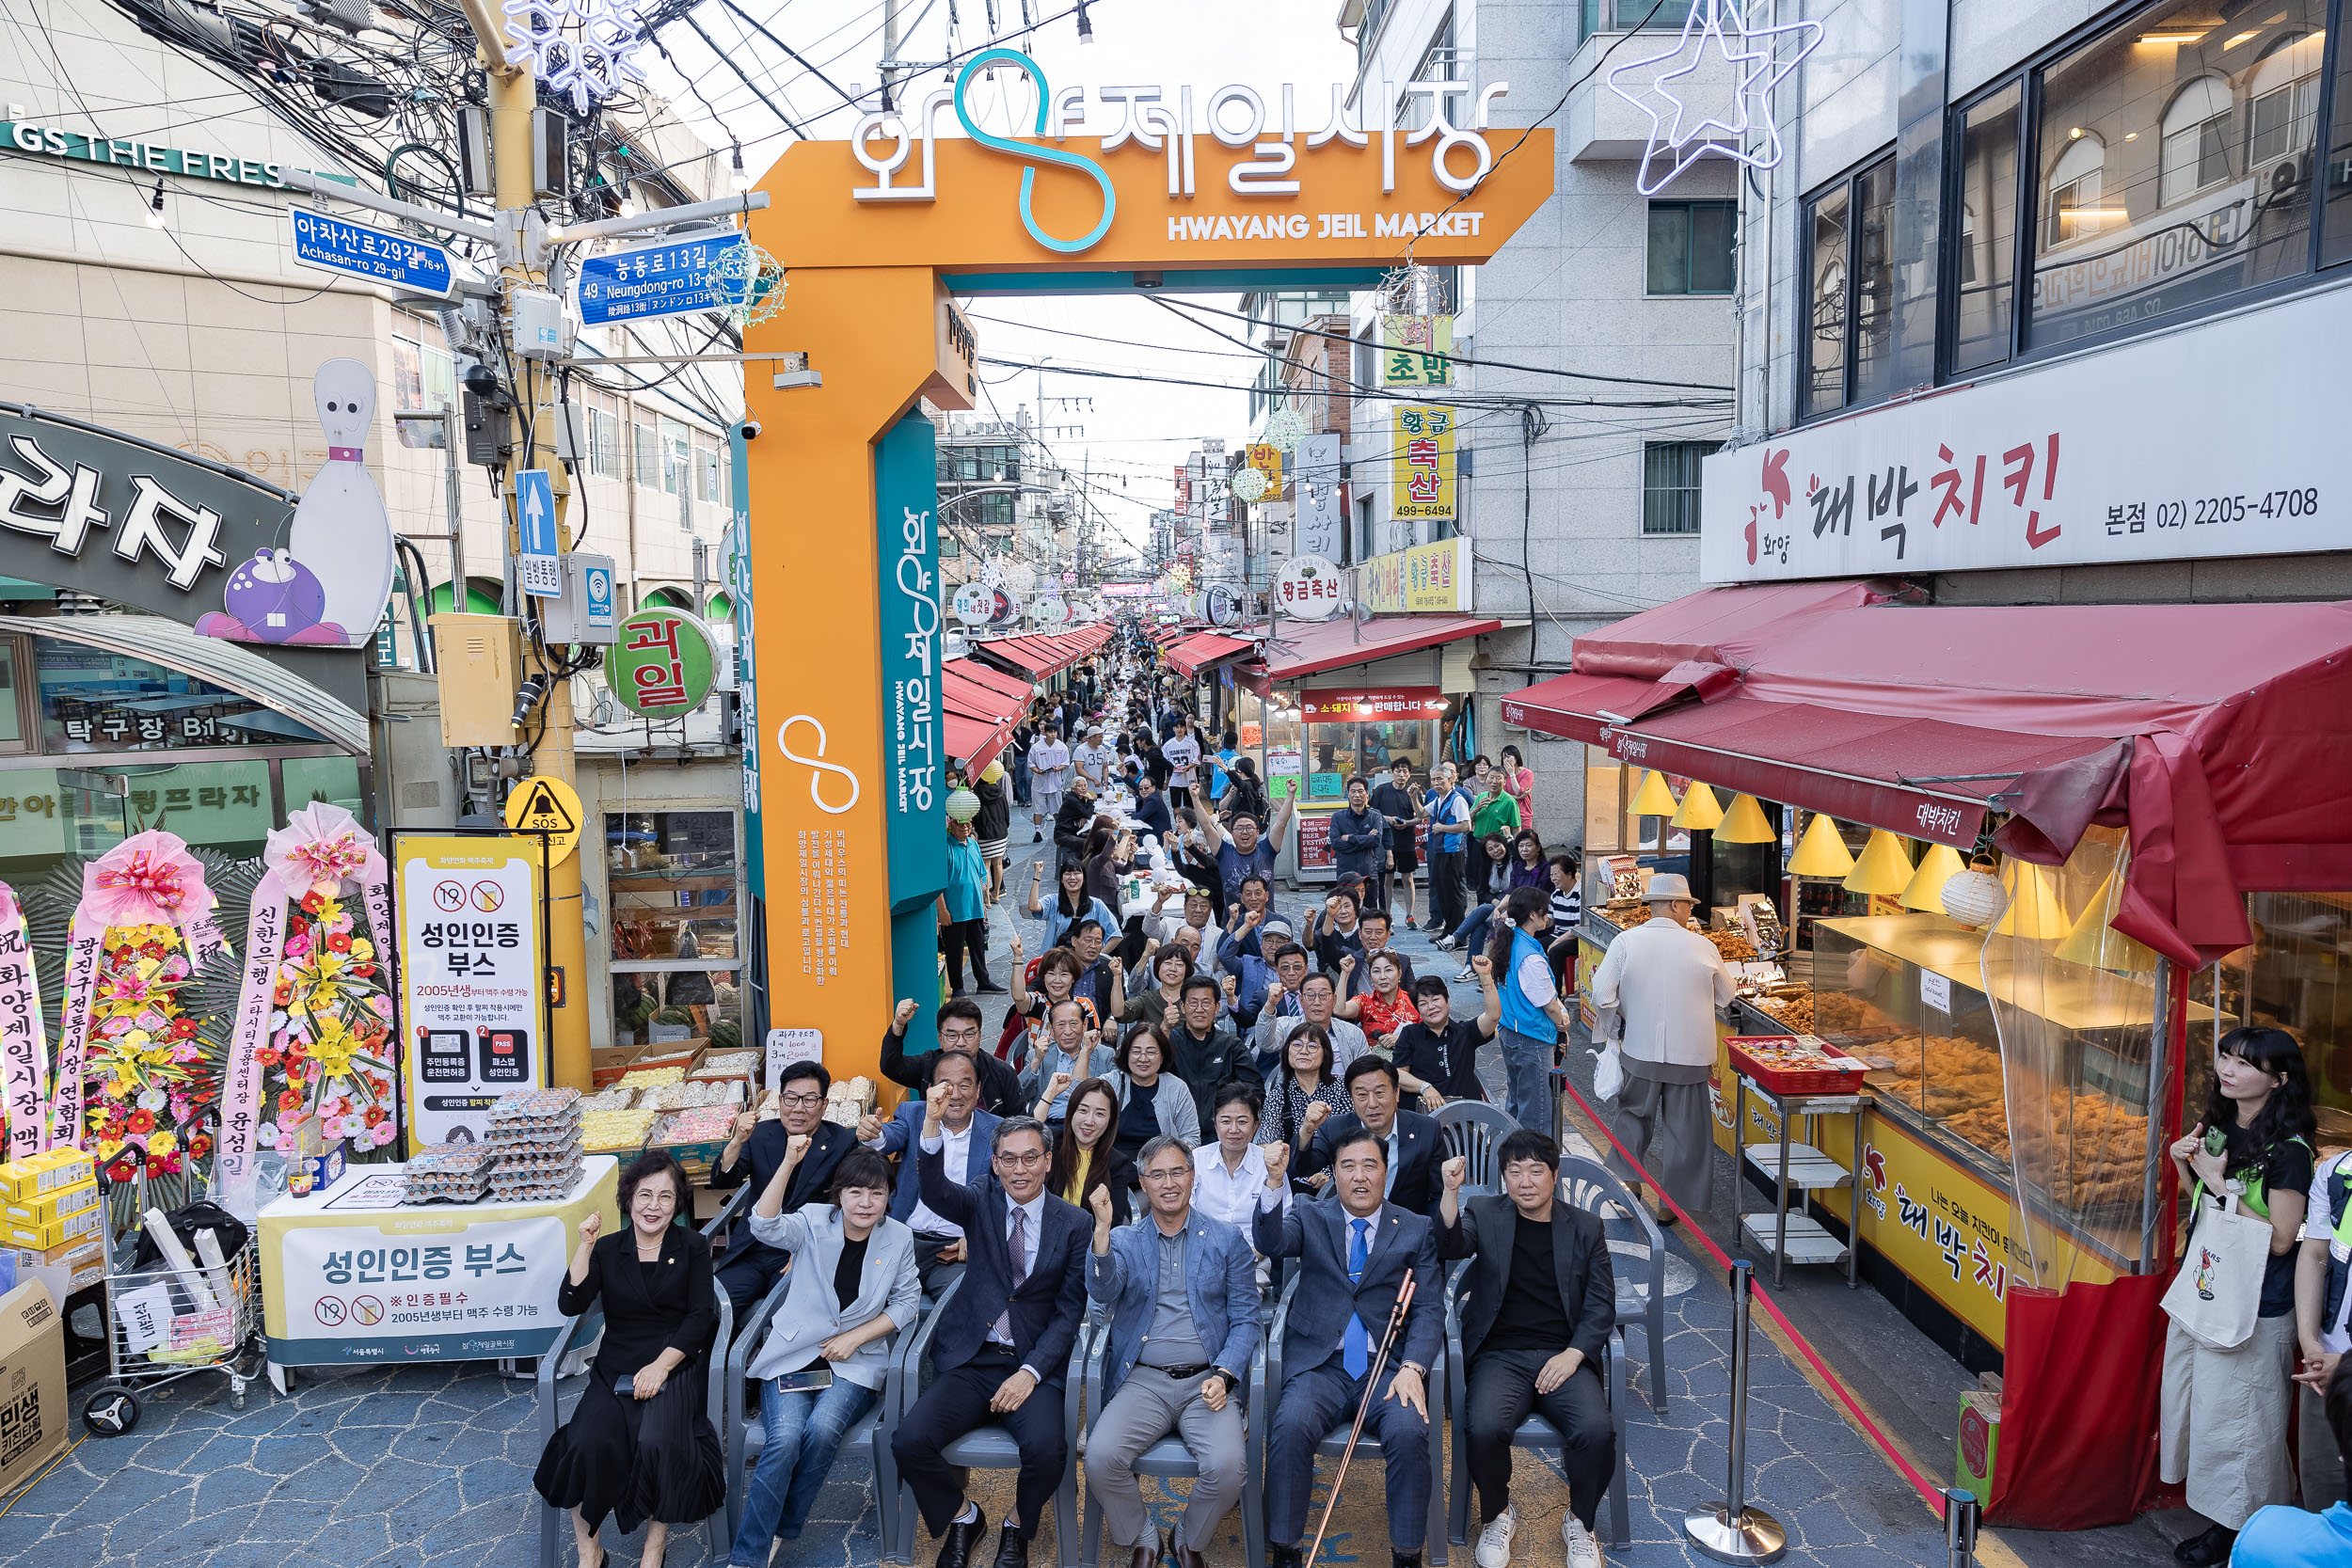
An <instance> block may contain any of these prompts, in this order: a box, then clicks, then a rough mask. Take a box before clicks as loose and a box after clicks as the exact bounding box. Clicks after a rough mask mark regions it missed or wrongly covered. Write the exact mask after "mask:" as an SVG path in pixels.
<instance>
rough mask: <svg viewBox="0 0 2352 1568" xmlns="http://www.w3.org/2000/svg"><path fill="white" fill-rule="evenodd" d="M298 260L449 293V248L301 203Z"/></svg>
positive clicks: (296, 217) (297, 224) (296, 226)
mask: <svg viewBox="0 0 2352 1568" xmlns="http://www.w3.org/2000/svg"><path fill="white" fill-rule="evenodd" d="M294 260H295V261H299V262H301V263H302V264H303V265H305V266H311V267H325V268H326V269H327V270H328V271H330V272H343V273H349V274H350V275H351V276H352V277H365V278H368V279H370V280H372V281H373V282H377V283H390V284H393V285H395V286H397V287H399V288H403V289H408V290H411V291H413V292H415V293H421V294H432V295H434V296H435V297H436V298H438V299H447V298H448V297H449V291H450V283H451V277H452V273H451V269H450V262H449V252H448V251H446V250H443V249H442V248H441V247H440V246H439V245H432V244H428V243H427V242H425V241H423V240H412V239H410V238H408V237H407V236H406V235H405V234H391V233H387V232H386V231H385V230H381V229H371V228H369V227H368V226H367V225H366V224H364V223H353V222H352V221H351V220H350V219H348V218H337V217H329V216H327V215H326V214H325V213H312V212H306V211H305V210H303V209H302V208H299V207H297V208H295V209H294Z"/></svg>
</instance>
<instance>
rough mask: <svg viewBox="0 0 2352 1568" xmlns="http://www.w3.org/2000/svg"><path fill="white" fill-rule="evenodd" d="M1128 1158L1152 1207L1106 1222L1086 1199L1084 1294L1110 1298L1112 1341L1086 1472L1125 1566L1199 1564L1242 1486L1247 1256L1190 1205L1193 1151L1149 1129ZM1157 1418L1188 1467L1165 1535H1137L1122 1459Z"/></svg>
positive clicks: (1254, 1303) (1250, 1266) (1143, 1520)
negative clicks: (1186, 1488)
mask: <svg viewBox="0 0 2352 1568" xmlns="http://www.w3.org/2000/svg"><path fill="white" fill-rule="evenodd" d="M1136 1164H1137V1165H1138V1166H1139V1167H1140V1169H1141V1171H1142V1180H1143V1196H1144V1200H1145V1202H1147V1203H1148V1204H1149V1205H1150V1206H1151V1207H1150V1212H1149V1213H1148V1214H1147V1215H1146V1216H1145V1217H1144V1218H1141V1219H1138V1220H1136V1222H1135V1223H1134V1224H1132V1225H1128V1226H1122V1227H1120V1228H1119V1229H1118V1230H1116V1231H1114V1230H1113V1229H1112V1228H1111V1195H1110V1191H1109V1189H1108V1188H1105V1187H1097V1188H1095V1189H1094V1196H1093V1198H1092V1206H1093V1210H1094V1246H1093V1249H1092V1250H1091V1251H1090V1252H1089V1254H1088V1256H1087V1294H1088V1295H1089V1296H1091V1297H1092V1298H1093V1299H1094V1300H1096V1301H1098V1302H1101V1303H1102V1304H1104V1306H1106V1307H1110V1309H1111V1344H1110V1365H1109V1367H1108V1369H1107V1370H1105V1372H1104V1378H1103V1391H1104V1398H1105V1400H1106V1401H1107V1402H1106V1403H1105V1404H1104V1410H1103V1414H1102V1417H1101V1418H1100V1419H1098V1420H1097V1421H1096V1422H1095V1426H1094V1433H1093V1435H1092V1436H1091V1437H1089V1439H1088V1440H1087V1484H1088V1486H1089V1489H1091V1490H1092V1492H1093V1493H1094V1498H1095V1502H1096V1503H1097V1504H1098V1505H1099V1506H1100V1507H1101V1508H1102V1510H1103V1513H1104V1520H1105V1523H1106V1528H1107V1533H1108V1534H1109V1536H1110V1541H1111V1549H1112V1550H1113V1551H1114V1552H1126V1553H1128V1554H1129V1556H1130V1564H1129V1568H1152V1564H1153V1563H1155V1562H1157V1561H1158V1560H1159V1559H1160V1558H1161V1557H1162V1556H1163V1555H1167V1556H1169V1557H1172V1558H1174V1559H1175V1560H1176V1568H1207V1558H1206V1556H1205V1553H1206V1551H1207V1548H1208V1544H1209V1539H1210V1537H1211V1535H1212V1534H1213V1533H1214V1532H1215V1531H1216V1527H1217V1525H1218V1523H1219V1522H1220V1521H1221V1520H1223V1518H1224V1517H1225V1513H1226V1511H1227V1510H1228V1509H1230V1508H1232V1506H1233V1502H1234V1499H1235V1498H1237V1497H1240V1496H1241V1489H1242V1481H1243V1475H1244V1465H1245V1461H1244V1458H1243V1445H1242V1425H1241V1402H1240V1400H1239V1399H1238V1398H1236V1396H1237V1395H1238V1394H1239V1393H1240V1391H1241V1387H1242V1383H1243V1380H1244V1379H1245V1377H1246V1376H1247V1375H1248V1370H1249V1356H1250V1353H1251V1352H1252V1351H1254V1350H1255V1349H1256V1348H1257V1344H1258V1267H1257V1259H1256V1257H1255V1255H1254V1254H1253V1253H1251V1251H1250V1249H1249V1243H1248V1242H1247V1241H1245V1240H1244V1239H1243V1237H1242V1233H1241V1232H1240V1231H1239V1230H1236V1229H1235V1228H1233V1227H1232V1226H1230V1225H1227V1224H1225V1223H1224V1222H1223V1221H1221V1220H1213V1219H1211V1218H1209V1217H1208V1216H1207V1215H1206V1214H1200V1213H1195V1212H1193V1208H1192V1180H1193V1164H1192V1150H1191V1149H1190V1148H1186V1147H1185V1146H1184V1142H1183V1141H1182V1140H1181V1139H1177V1138H1167V1137H1161V1138H1153V1139H1152V1141H1151V1142H1149V1143H1147V1144H1145V1145H1144V1146H1143V1150H1142V1154H1141V1156H1140V1158H1139V1159H1138V1160H1137V1162H1136ZM1170 1430H1174V1431H1176V1432H1179V1433H1182V1434H1183V1436H1184V1448H1185V1449H1186V1450H1187V1451H1188V1452H1190V1453H1191V1455H1192V1457H1193V1459H1194V1461H1195V1462H1196V1463H1197V1464H1198V1465H1200V1478H1199V1479H1198V1480H1196V1481H1194V1482H1193V1483H1192V1497H1191V1499H1190V1500H1189V1501H1188V1502H1187V1503H1186V1505H1185V1508H1184V1519H1183V1521H1182V1523H1180V1524H1179V1525H1178V1527H1177V1528H1175V1530H1174V1531H1172V1532H1171V1533H1170V1535H1169V1538H1168V1539H1167V1540H1160V1539H1151V1540H1147V1539H1146V1536H1147V1535H1148V1533H1149V1531H1150V1528H1151V1520H1150V1516H1149V1515H1148V1514H1147V1513H1145V1512H1144V1507H1143V1493H1142V1489H1141V1488H1140V1487H1138V1486H1137V1485H1136V1472H1135V1463H1136V1459H1137V1458H1139V1457H1140V1456H1141V1455H1142V1453H1143V1451H1144V1450H1145V1449H1149V1448H1150V1447H1151V1446H1152V1444H1154V1443H1156V1442H1158V1441H1159V1440H1160V1439H1161V1438H1162V1437H1165V1436H1166V1435H1168V1433H1169V1431H1170Z"/></svg>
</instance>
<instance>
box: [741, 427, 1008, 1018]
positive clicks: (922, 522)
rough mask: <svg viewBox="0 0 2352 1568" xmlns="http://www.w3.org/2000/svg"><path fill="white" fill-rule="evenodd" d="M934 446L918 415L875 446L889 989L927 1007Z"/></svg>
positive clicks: (941, 857) (936, 841)
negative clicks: (887, 866)
mask: <svg viewBox="0 0 2352 1568" xmlns="http://www.w3.org/2000/svg"><path fill="white" fill-rule="evenodd" d="M937 447H938V442H937V438H936V434H935V433H934V432H933V430H932V428H931V423H930V420H926V419H924V418H923V417H922V416H920V415H919V414H910V415H908V416H907V417H906V418H905V419H903V420H899V421H898V424H897V425H896V426H895V427H893V428H892V430H891V431H890V433H889V434H888V435H886V436H883V437H882V439H881V440H880V441H878V442H876V443H875V444H874V513H875V523H876V535H875V536H876V550H875V562H876V564H877V566H878V567H879V569H880V573H881V578H882V583H881V588H882V789H883V795H884V799H883V800H882V832H883V836H884V840H885V842H886V844H887V847H888V861H887V863H888V865H889V868H890V870H889V875H890V912H891V922H890V927H891V936H890V958H891V981H892V986H893V989H894V990H895V991H896V993H897V994H898V995H900V996H914V997H916V998H918V999H920V1000H923V1001H925V1002H926V1003H929V1002H930V1001H931V999H932V998H933V997H935V995H936V990H935V988H934V987H933V986H932V984H931V974H932V966H933V964H934V962H935V958H934V957H933V955H934V953H935V952H936V948H937V937H936V935H935V934H934V933H935V927H934V926H933V924H932V920H931V912H930V905H931V900H932V899H933V898H934V897H936V896H937V895H938V894H939V893H940V891H941V890H942V889H943V888H945V887H946V885H947V830H946V821H945V820H944V818H943V816H942V811H941V808H942V805H943V803H944V802H945V800H946V781H945V777H944V775H943V774H942V772H941V765H942V764H943V762H945V760H946V758H945V756H944V755H943V753H942V751H941V747H942V745H943V743H944V739H945V736H943V734H942V721H941V718H940V713H941V708H940V693H939V680H940V671H939V635H940V616H939V532H938V515H939V479H938V469H937V467H936V466H935V464H936V452H937ZM998 593H999V596H1000V597H1004V598H1006V599H1007V600H1008V602H1009V603H1010V605H1011V610H1010V614H1011V615H1018V614H1019V613H1020V609H1019V605H1018V603H1017V601H1011V600H1010V598H1009V595H1006V594H1004V593H1003V591H1002V590H999V591H998ZM930 1011H931V1008H930V1006H925V1007H924V1009H923V1012H922V1014H921V1015H919V1018H918V1022H921V1023H923V1024H924V1025H926V1026H928V1022H929V1015H930ZM782 1022H787V1023H789V1022H797V1021H796V1020H792V1019H786V1020H783V1021H782Z"/></svg>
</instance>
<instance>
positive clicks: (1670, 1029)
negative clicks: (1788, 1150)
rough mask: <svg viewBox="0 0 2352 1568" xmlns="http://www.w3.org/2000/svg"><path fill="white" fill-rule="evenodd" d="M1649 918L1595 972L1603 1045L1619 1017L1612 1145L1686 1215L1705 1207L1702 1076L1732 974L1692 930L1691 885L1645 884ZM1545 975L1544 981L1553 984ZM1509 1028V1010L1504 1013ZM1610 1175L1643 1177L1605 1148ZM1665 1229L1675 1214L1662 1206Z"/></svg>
mask: <svg viewBox="0 0 2352 1568" xmlns="http://www.w3.org/2000/svg"><path fill="white" fill-rule="evenodd" d="M1642 896H1643V898H1644V900H1645V902H1647V903H1648V904H1649V905H1650V906H1651V908H1652V910H1653V911H1655V912H1654V913H1653V914H1652V917H1651V918H1650V919H1649V920H1648V921H1646V922H1645V923H1644V924H1642V925H1639V926H1632V927H1627V928H1626V930H1625V931H1624V932H1622V933H1621V934H1620V935H1619V936H1618V937H1617V939H1616V940H1615V941H1614V942H1611V943H1610V944H1609V951H1608V953H1607V954H1606V955H1604V956H1603V957H1602V958H1601V960H1600V967H1599V968H1598V969H1597V970H1595V971H1594V972H1593V1005H1594V1006H1595V1007H1596V1008H1597V1009H1598V1010H1599V1013H1600V1017H1601V1021H1602V1028H1601V1032H1600V1037H1601V1038H1604V1039H1606V1038H1608V1037H1611V1033H1612V1030H1613V1026H1615V1025H1616V1023H1617V1022H1618V1021H1619V1020H1622V1021H1623V1022H1622V1027H1623V1037H1622V1038H1621V1040H1620V1041H1619V1048H1620V1050H1621V1052H1622V1053H1623V1055H1624V1058H1625V1087H1624V1088H1622V1089H1620V1090H1619V1091H1618V1093H1617V1104H1616V1109H1615V1111H1614V1112H1613V1113H1612V1114H1611V1116H1610V1118H1609V1119H1610V1124H1611V1126H1612V1127H1613V1129H1614V1131H1615V1132H1616V1134H1617V1140H1618V1142H1620V1143H1622V1144H1623V1145H1624V1146H1625V1148H1626V1149H1627V1150H1628V1151H1629V1153H1630V1154H1631V1155H1632V1156H1633V1158H1634V1159H1635V1160H1638V1161H1640V1162H1641V1163H1642V1164H1644V1165H1645V1166H1646V1167H1647V1168H1648V1170H1649V1172H1650V1177H1651V1178H1652V1179H1654V1180H1656V1181H1657V1183H1658V1185H1659V1186H1660V1187H1661V1188H1662V1189H1664V1191H1665V1193H1666V1194H1668V1195H1671V1196H1673V1198H1674V1200H1675V1201H1676V1202H1677V1203H1679V1204H1680V1205H1681V1206H1682V1207H1683V1209H1684V1210H1685V1211H1686V1212H1695V1211H1698V1210H1702V1209H1706V1208H1708V1207H1709V1205H1710V1195H1711V1193H1712V1192H1713V1189H1714V1171H1715V1166H1714V1160H1715V1117H1714V1110H1713V1108H1712V1106H1711V1105H1710V1103H1709V1102H1708V1092H1707V1077H1708V1070H1709V1069H1711V1068H1713V1066H1714V1065H1715V1009H1716V1008H1718V1007H1720V1006H1724V1004H1725V1003H1727V1002H1729V1001H1730V1000H1731V997H1732V991H1733V989H1734V988H1733V985H1732V979H1731V972H1730V971H1729V970H1728V969H1726V968H1725V967H1724V960H1723V958H1722V956H1721V955H1720V954H1719V953H1717V952H1716V950H1715V944H1714V943H1713V942H1708V940H1707V939H1706V938H1705V937H1703V936H1701V935H1699V933H1698V932H1696V931H1693V930H1692V929H1691V928H1690V920H1691V911H1692V897H1691V884H1690V883H1689V882H1688V881H1687V880H1686V879H1683V878H1681V877H1679V876H1677V875H1675V874H1674V873H1672V872H1661V873H1660V874H1659V875H1657V876H1655V877H1652V878H1651V879H1650V883H1649V889H1648V891H1647V892H1645V894H1643V895H1642ZM1549 980H1550V975H1549V973H1546V974H1544V975H1543V981H1544V982H1545V983H1546V984H1547V986H1548V985H1549ZM1504 1019H1505V1022H1506V1026H1507V1022H1508V1019H1509V1013H1508V1012H1507V1010H1506V1012H1505V1014H1504ZM1609 1163H1610V1166H1611V1168H1612V1169H1613V1170H1615V1171H1616V1172H1617V1173H1618V1174H1619V1175H1620V1176H1623V1177H1624V1178H1625V1179H1626V1180H1627V1181H1628V1182H1629V1184H1631V1185H1632V1187H1633V1189H1634V1191H1635V1192H1637V1193H1638V1192H1640V1191H1641V1182H1642V1181H1643V1180H1644V1178H1643V1176H1642V1174H1641V1172H1639V1171H1637V1170H1635V1169H1634V1168H1633V1166H1632V1165H1631V1164H1629V1163H1628V1162H1627V1161H1626V1160H1625V1159H1624V1158H1623V1157H1622V1156H1620V1155H1618V1154H1617V1153H1616V1152H1615V1151H1611V1153H1610V1156H1609ZM1658 1207H1659V1218H1660V1223H1661V1224H1667V1225H1671V1224H1673V1223H1674V1212H1673V1211H1672V1210H1671V1209H1668V1208H1667V1207H1666V1206H1665V1204H1664V1203H1663V1202H1661V1203H1660V1204H1659V1206H1658Z"/></svg>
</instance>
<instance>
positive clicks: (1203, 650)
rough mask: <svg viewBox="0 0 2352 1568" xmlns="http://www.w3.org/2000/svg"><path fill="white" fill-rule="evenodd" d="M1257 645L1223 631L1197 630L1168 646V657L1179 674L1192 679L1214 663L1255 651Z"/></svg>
mask: <svg viewBox="0 0 2352 1568" xmlns="http://www.w3.org/2000/svg"><path fill="white" fill-rule="evenodd" d="M1257 646H1258V645H1257V644H1256V643H1255V642H1245V641H1242V640H1241V639H1240V638H1238V637H1227V636H1226V635H1225V634H1224V633H1222V632H1215V631H1203V632H1195V633H1194V634H1193V635H1192V636H1190V637H1187V638H1185V639H1184V641H1182V642H1178V643H1176V644H1174V645H1173V646H1171V647H1170V648H1168V653H1167V657H1168V663H1169V664H1171V665H1173V666H1175V668H1176V673H1178V674H1180V675H1182V676H1184V678H1185V679H1186V680H1190V679H1191V678H1192V677H1193V676H1195V675H1197V674H1199V673H1200V672H1201V671H1203V670H1206V669H1207V668H1208V667H1209V666H1211V665H1212V664H1219V663H1222V662H1223V661H1225V660H1226V659H1229V658H1232V657H1236V656H1238V655H1241V654H1247V653H1251V652H1254V651H1255V650H1256V648H1257Z"/></svg>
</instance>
